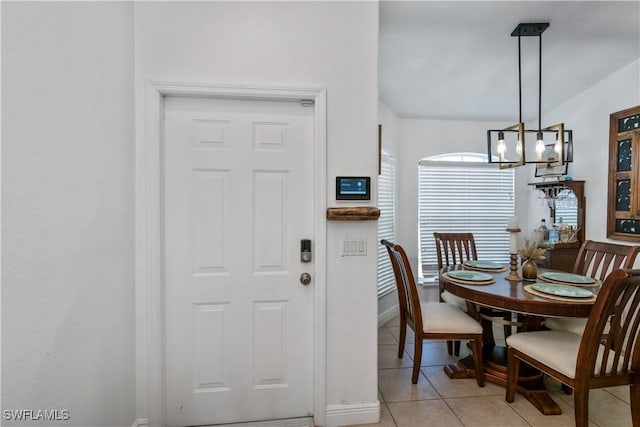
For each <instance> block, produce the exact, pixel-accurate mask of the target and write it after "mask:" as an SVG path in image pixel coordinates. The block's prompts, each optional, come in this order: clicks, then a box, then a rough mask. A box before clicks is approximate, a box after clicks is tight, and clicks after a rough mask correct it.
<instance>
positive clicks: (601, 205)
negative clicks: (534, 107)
mask: <svg viewBox="0 0 640 427" xmlns="http://www.w3.org/2000/svg"><path fill="white" fill-rule="evenodd" d="M639 104H640V60H636V61H634V62H632V63H631V64H629V65H627V66H626V67H624V68H622V69H620V70H618V71H617V72H615V73H614V74H612V75H610V76H609V77H607V78H605V79H604V80H602V81H601V82H599V83H598V84H596V85H594V86H592V87H590V88H588V89H587V90H585V91H583V92H582V93H580V94H579V95H577V96H575V97H574V98H571V99H569V100H568V101H567V102H565V103H564V104H562V105H560V106H559V107H557V108H556V109H554V110H553V111H551V112H549V113H548V114H546V115H544V116H543V119H544V123H548V124H553V123H558V122H564V124H565V128H568V129H572V130H573V141H574V150H573V151H574V155H573V163H571V164H570V165H569V175H571V176H573V178H574V179H576V180H584V181H585V197H586V199H587V209H586V228H585V236H586V238H587V239H591V240H600V241H611V242H615V243H621V244H632V242H625V241H614V240H608V239H607V191H608V166H609V163H608V159H609V115H610V114H611V113H614V112H616V111H620V110H624V109H625V108H629V107H634V106H636V105H639ZM534 224H535V222H534V223H533V224H531V223H530V224H529V227H533V228H535V226H537V225H534ZM636 244H637V243H636ZM636 266H640V260H638V262H637V263H636Z"/></svg>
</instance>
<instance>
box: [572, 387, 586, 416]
mask: <svg viewBox="0 0 640 427" xmlns="http://www.w3.org/2000/svg"><path fill="white" fill-rule="evenodd" d="M573 399H574V410H575V417H576V427H587V425H589V389H588V388H587V387H585V385H584V384H582V385H579V384H576V388H575V389H574V390H573Z"/></svg>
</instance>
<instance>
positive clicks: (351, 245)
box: [341, 237, 367, 256]
mask: <svg viewBox="0 0 640 427" xmlns="http://www.w3.org/2000/svg"><path fill="white" fill-rule="evenodd" d="M341 255H342V256H366V255H367V238H366V237H344V238H343V240H342V249H341Z"/></svg>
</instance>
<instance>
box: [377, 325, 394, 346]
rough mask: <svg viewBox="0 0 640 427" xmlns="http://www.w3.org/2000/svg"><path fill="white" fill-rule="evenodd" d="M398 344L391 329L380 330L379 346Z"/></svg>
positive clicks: (383, 328)
mask: <svg viewBox="0 0 640 427" xmlns="http://www.w3.org/2000/svg"><path fill="white" fill-rule="evenodd" d="M388 344H398V340H397V339H395V337H394V336H393V335H391V332H389V329H387V328H385V327H382V328H378V345H388Z"/></svg>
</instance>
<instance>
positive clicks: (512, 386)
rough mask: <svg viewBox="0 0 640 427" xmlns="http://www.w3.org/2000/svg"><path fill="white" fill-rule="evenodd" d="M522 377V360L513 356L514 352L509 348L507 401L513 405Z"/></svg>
mask: <svg viewBox="0 0 640 427" xmlns="http://www.w3.org/2000/svg"><path fill="white" fill-rule="evenodd" d="M519 375H520V359H518V358H517V357H515V356H514V355H513V350H512V349H511V348H507V392H506V394H505V398H504V399H505V400H506V401H507V402H509V403H512V402H513V400H514V399H515V397H516V386H517V384H518V376H519Z"/></svg>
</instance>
